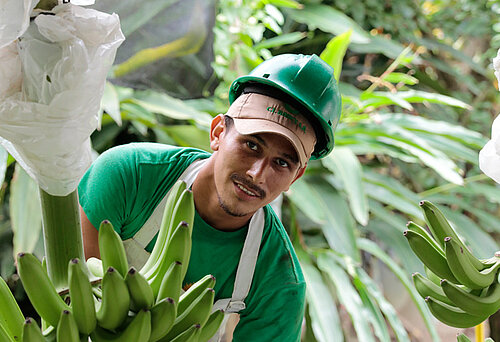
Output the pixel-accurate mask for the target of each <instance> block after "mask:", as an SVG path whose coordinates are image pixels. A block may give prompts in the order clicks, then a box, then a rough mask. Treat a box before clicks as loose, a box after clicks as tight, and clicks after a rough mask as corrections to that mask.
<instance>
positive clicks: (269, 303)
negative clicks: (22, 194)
mask: <svg viewBox="0 0 500 342" xmlns="http://www.w3.org/2000/svg"><path fill="white" fill-rule="evenodd" d="M208 157H210V154H209V153H207V152H204V151H201V150H197V149H194V148H180V147H174V146H168V145H162V144H155V143H133V144H128V145H122V146H118V147H115V148H112V149H110V150H108V151H106V152H105V153H103V154H102V155H101V156H99V158H97V160H96V161H95V162H94V163H93V164H92V166H91V167H90V169H89V170H88V171H87V173H86V174H85V176H84V177H83V179H82V180H81V182H80V185H79V187H78V193H79V197H80V204H81V206H82V207H83V209H84V211H85V214H86V215H87V217H88V219H89V220H90V222H91V223H92V224H93V225H94V227H99V225H100V222H101V221H102V220H104V219H108V220H110V221H111V223H112V224H113V226H114V228H115V230H116V231H117V232H118V233H119V234H120V236H121V237H122V239H123V240H125V239H128V238H131V237H132V236H134V235H135V233H136V232H137V231H138V230H139V229H140V228H141V227H142V226H143V224H144V223H145V222H146V220H147V219H148V218H149V216H150V215H151V214H152V213H153V211H154V209H155V207H156V206H157V205H158V204H159V203H160V201H161V200H162V198H163V197H164V196H165V194H166V193H167V192H168V190H169V189H170V187H171V186H172V185H173V184H174V183H175V182H176V181H177V179H178V177H179V176H180V175H181V174H182V172H183V171H184V170H185V169H186V168H187V167H188V166H189V164H191V163H192V162H193V161H195V160H196V159H200V158H208ZM264 211H265V226H264V231H263V235H262V241H261V246H260V252H259V256H258V259H257V264H256V267H255V273H254V277H253V281H252V286H251V288H250V292H249V294H248V296H247V298H246V299H245V304H246V309H244V310H242V311H240V322H239V323H238V325H237V327H236V330H235V332H234V335H233V341H237V342H241V341H252V342H254V341H255V342H257V341H258V342H261V341H273V342H276V341H283V342H294V341H300V331H301V325H302V317H303V314H304V299H305V290H306V284H305V280H304V277H303V275H302V271H301V269H300V265H299V262H298V259H297V256H296V255H295V252H294V250H293V247H292V245H291V243H290V240H289V239H288V236H287V234H286V231H285V229H284V228H283V225H282V224H281V222H280V220H279V219H278V218H277V216H276V214H275V213H274V212H273V210H272V209H271V207H270V206H266V207H264ZM247 230H248V227H246V228H242V229H239V230H237V231H234V232H224V231H220V230H217V229H214V228H213V227H211V226H209V225H208V224H207V223H205V222H204V221H203V219H202V218H201V217H200V216H199V215H198V214H197V213H196V215H195V223H194V226H193V238H192V251H191V258H190V262H189V268H188V272H187V274H186V278H185V279H184V283H194V282H196V281H198V280H199V279H200V278H202V277H203V276H205V275H206V274H213V275H214V276H215V278H216V286H215V297H216V300H217V299H220V298H230V297H231V294H232V292H233V285H234V280H235V276H236V269H237V267H238V263H239V260H240V255H241V251H242V249H243V243H244V241H245V237H246V233H247ZM155 240H156V238H155V239H153V241H152V242H151V243H150V244H149V245H148V246H147V247H146V250H148V251H151V249H152V247H153V245H154V241H155Z"/></svg>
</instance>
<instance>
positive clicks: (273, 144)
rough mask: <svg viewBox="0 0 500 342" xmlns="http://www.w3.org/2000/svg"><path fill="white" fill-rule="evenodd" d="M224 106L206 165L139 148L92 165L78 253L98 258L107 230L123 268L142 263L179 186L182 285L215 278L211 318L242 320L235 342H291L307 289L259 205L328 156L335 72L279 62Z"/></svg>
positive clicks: (120, 150)
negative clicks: (188, 207)
mask: <svg viewBox="0 0 500 342" xmlns="http://www.w3.org/2000/svg"><path fill="white" fill-rule="evenodd" d="M229 99H230V103H231V106H230V108H229V110H228V112H227V113H226V115H222V114H220V115H218V116H216V117H215V118H214V119H213V121H212V124H211V128H210V147H211V149H212V150H213V151H214V152H213V154H209V153H206V152H203V151H199V150H196V149H191V148H178V147H172V146H165V145H160V144H151V143H139V144H129V145H124V146H119V147H116V148H113V149H111V150H109V151H107V152H105V153H103V154H102V155H101V156H100V157H99V158H98V159H97V160H96V161H95V163H94V164H93V165H92V167H91V168H90V169H89V170H88V172H87V173H86V175H85V176H84V178H83V179H82V181H81V183H80V187H79V194H80V204H81V206H82V221H83V222H82V225H83V235H84V245H85V253H86V256H87V257H90V256H99V250H98V244H97V230H96V229H95V227H98V226H99V224H100V222H101V221H102V220H104V219H109V220H110V221H111V222H112V223H113V225H114V227H115V229H116V230H117V231H118V233H120V235H121V237H122V239H123V240H125V241H124V243H125V245H126V249H127V255H128V257H129V259H130V260H131V261H132V262H134V261H136V264H138V265H140V264H142V263H144V262H145V260H146V259H147V253H146V252H145V251H144V248H145V250H146V251H151V250H152V248H153V246H154V242H155V234H156V232H157V229H158V227H157V226H158V224H157V223H156V224H155V223H154V222H158V219H154V217H155V216H156V217H157V216H158V213H159V212H162V210H161V205H159V203H160V204H161V203H162V201H164V197H165V194H166V193H167V192H168V190H169V189H170V187H171V186H172V185H173V184H174V183H175V182H176V180H177V179H178V178H179V177H180V178H182V179H186V181H187V182H188V184H191V183H192V190H193V197H194V202H195V207H196V214H195V222H194V227H193V246H192V252H191V259H190V263H189V268H188V272H187V275H186V278H185V280H184V283H194V282H196V281H197V280H198V279H200V278H201V277H203V276H204V275H206V274H213V275H214V276H215V277H216V286H215V292H216V300H217V302H216V306H218V307H221V308H223V309H224V310H225V312H227V313H231V312H237V313H239V314H240V321H239V323H238V325H237V326H236V329H235V331H234V336H233V338H234V341H259V342H260V341H286V342H289V341H299V340H300V332H301V323H302V318H303V313H304V297H305V288H306V285H305V281H304V278H303V275H302V272H301V269H300V265H299V263H298V260H297V257H296V255H295V252H294V250H293V247H292V245H291V243H290V241H289V239H288V236H287V234H286V231H285V229H284V228H283V226H282V224H281V222H280V221H279V219H278V218H277V216H276V214H275V213H274V212H273V211H272V209H271V208H270V206H268V204H269V203H270V202H271V201H272V200H274V199H275V198H276V197H277V196H278V195H280V194H281V193H282V192H283V191H286V190H288V188H289V187H290V185H291V184H292V183H293V182H295V181H296V180H297V179H298V178H300V177H301V176H302V175H303V174H304V171H305V169H306V166H307V163H308V160H309V159H310V158H313V159H317V158H321V157H324V156H325V155H327V154H328V153H329V152H330V151H331V150H332V148H333V143H334V141H333V132H334V129H335V126H336V124H337V122H338V119H339V117H340V95H339V92H338V89H337V84H336V81H335V78H334V75H333V69H332V68H331V67H330V66H329V65H327V64H326V63H325V62H323V61H322V60H321V59H319V58H318V57H317V56H315V55H312V56H305V55H289V54H287V55H280V56H276V57H274V58H271V59H270V60H268V61H265V62H263V63H262V64H261V65H259V66H258V67H257V68H256V69H254V70H253V71H252V72H251V73H250V74H249V75H247V76H243V77H240V78H238V79H237V80H235V82H233V84H232V85H231V89H230V94H229ZM155 208H156V209H155ZM155 212H156V214H155ZM155 220H156V221H155ZM151 222H153V223H151Z"/></svg>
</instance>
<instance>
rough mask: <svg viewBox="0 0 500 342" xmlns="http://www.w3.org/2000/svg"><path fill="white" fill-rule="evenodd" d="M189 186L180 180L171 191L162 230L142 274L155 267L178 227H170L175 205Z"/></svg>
mask: <svg viewBox="0 0 500 342" xmlns="http://www.w3.org/2000/svg"><path fill="white" fill-rule="evenodd" d="M186 188H187V184H186V182H184V181H182V180H178V181H177V182H176V183H175V184H174V185H173V186H172V188H171V189H170V193H169V195H168V198H167V203H166V205H165V211H164V212H163V217H162V222H161V224H160V230H159V232H158V237H157V238H156V243H155V245H154V247H153V250H152V251H151V255H150V256H149V258H148V260H147V261H146V263H145V264H144V266H143V267H142V268H141V270H140V271H139V272H141V274H146V273H148V271H149V270H150V269H151V267H153V265H154V264H155V263H156V261H157V260H158V258H159V257H160V254H161V251H162V249H163V247H164V246H165V245H166V244H167V242H168V239H169V236H170V232H169V231H170V230H171V229H175V228H176V227H171V226H170V221H171V219H172V214H173V211H174V209H175V204H176V203H177V201H178V200H179V198H180V197H181V195H182V193H183V192H184V190H186Z"/></svg>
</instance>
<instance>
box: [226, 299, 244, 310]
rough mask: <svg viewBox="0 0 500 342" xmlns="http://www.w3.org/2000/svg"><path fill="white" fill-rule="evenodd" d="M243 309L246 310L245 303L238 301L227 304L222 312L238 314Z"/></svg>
mask: <svg viewBox="0 0 500 342" xmlns="http://www.w3.org/2000/svg"><path fill="white" fill-rule="evenodd" d="M245 308H246V305H245V303H244V302H242V301H240V300H238V301H234V302H233V301H230V302H229V303H228V304H227V307H226V310H224V311H225V312H228V313H238V312H240V311H241V310H244V309H245Z"/></svg>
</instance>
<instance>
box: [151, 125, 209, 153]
mask: <svg viewBox="0 0 500 342" xmlns="http://www.w3.org/2000/svg"><path fill="white" fill-rule="evenodd" d="M161 129H163V130H164V131H165V132H167V134H168V135H169V136H170V137H172V139H174V141H175V142H176V143H177V145H179V146H185V147H196V148H199V149H202V150H205V151H208V152H211V151H212V150H211V148H210V138H209V133H208V132H207V131H206V130H202V129H199V128H197V127H195V126H192V125H172V126H165V127H161Z"/></svg>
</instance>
